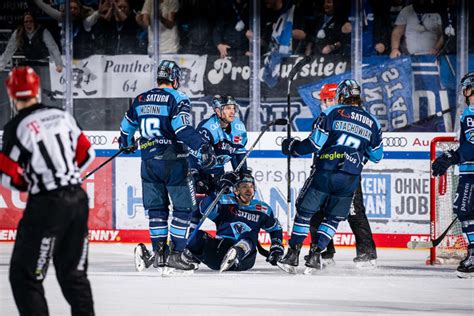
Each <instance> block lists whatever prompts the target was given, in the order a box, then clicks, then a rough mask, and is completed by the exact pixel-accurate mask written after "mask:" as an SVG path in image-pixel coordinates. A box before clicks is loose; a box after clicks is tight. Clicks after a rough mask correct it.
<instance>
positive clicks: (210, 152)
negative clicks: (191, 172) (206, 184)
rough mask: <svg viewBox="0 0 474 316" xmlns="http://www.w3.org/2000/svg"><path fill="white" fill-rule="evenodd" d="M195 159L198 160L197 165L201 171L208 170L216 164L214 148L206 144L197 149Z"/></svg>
mask: <svg viewBox="0 0 474 316" xmlns="http://www.w3.org/2000/svg"><path fill="white" fill-rule="evenodd" d="M197 157H198V159H199V165H200V166H201V167H202V168H203V169H210V168H212V167H213V166H214V165H215V164H216V162H217V158H216V153H215V152H214V148H213V147H212V146H211V145H209V144H208V143H206V144H204V145H202V146H201V148H199V150H198V156H197Z"/></svg>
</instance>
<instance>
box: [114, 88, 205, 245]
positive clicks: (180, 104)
mask: <svg viewBox="0 0 474 316" xmlns="http://www.w3.org/2000/svg"><path fill="white" fill-rule="evenodd" d="M120 129H121V138H122V139H124V138H125V139H126V141H127V144H132V143H133V135H134V133H135V131H136V130H137V129H138V130H139V131H140V135H141V138H140V140H139V147H140V149H141V150H140V152H141V158H142V163H141V178H142V188H143V206H144V208H145V210H146V211H147V212H148V217H149V221H150V237H151V241H152V245H153V249H154V250H156V249H157V247H158V242H160V241H161V242H166V240H167V238H168V213H169V209H168V208H169V205H170V200H169V197H170V198H171V201H172V203H173V217H172V220H171V227H170V235H171V241H172V243H173V245H174V250H176V251H182V250H183V249H184V247H185V244H186V230H187V227H188V225H189V215H190V213H191V212H192V211H193V210H194V209H195V208H196V207H197V204H196V198H195V194H194V187H193V182H192V178H191V177H190V176H189V174H188V163H187V157H188V147H189V148H190V149H192V150H194V151H196V152H199V151H200V148H201V147H202V146H203V145H205V144H207V142H206V140H204V139H203V138H202V137H201V136H200V134H199V133H197V132H196V130H195V129H194V128H193V127H192V126H191V114H190V101H189V98H188V97H187V96H186V95H185V94H184V93H182V92H180V91H178V90H175V89H173V88H155V89H151V90H149V91H146V92H144V93H142V94H140V95H138V96H137V97H136V98H135V100H134V101H133V103H132V104H131V105H130V108H129V110H128V111H127V112H126V113H125V116H124V118H123V120H122V123H121V126H120ZM168 195H169V197H168Z"/></svg>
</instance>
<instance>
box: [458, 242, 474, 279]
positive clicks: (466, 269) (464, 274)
mask: <svg viewBox="0 0 474 316" xmlns="http://www.w3.org/2000/svg"><path fill="white" fill-rule="evenodd" d="M456 275H457V276H458V278H461V279H469V278H472V277H473V276H474V249H472V248H471V249H468V251H467V257H466V258H465V259H464V260H462V261H461V262H459V266H458V268H457V269H456Z"/></svg>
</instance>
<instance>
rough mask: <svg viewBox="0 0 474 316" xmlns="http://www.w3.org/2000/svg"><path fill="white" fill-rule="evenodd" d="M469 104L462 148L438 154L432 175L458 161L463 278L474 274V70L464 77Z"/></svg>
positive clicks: (460, 273)
mask: <svg viewBox="0 0 474 316" xmlns="http://www.w3.org/2000/svg"><path fill="white" fill-rule="evenodd" d="M461 88H462V93H463V95H464V97H465V98H466V104H467V107H466V108H465V109H464V112H463V113H462V115H461V129H460V133H459V148H458V149H456V150H450V151H448V152H445V153H443V154H442V155H441V156H439V157H438V158H437V159H436V160H435V161H434V162H433V165H432V170H433V176H435V177H436V176H440V175H443V174H444V173H445V172H446V170H448V168H449V167H450V166H452V165H459V184H458V188H457V192H456V198H455V200H454V205H453V211H454V213H456V214H457V216H458V218H459V221H460V222H461V227H462V232H463V234H464V237H465V239H466V242H467V244H468V246H467V256H466V258H465V259H464V260H462V261H461V262H460V263H459V266H458V268H457V271H456V274H457V276H458V277H460V278H472V277H473V275H474V72H470V73H468V74H466V75H465V76H464V77H463V78H462V80H461Z"/></svg>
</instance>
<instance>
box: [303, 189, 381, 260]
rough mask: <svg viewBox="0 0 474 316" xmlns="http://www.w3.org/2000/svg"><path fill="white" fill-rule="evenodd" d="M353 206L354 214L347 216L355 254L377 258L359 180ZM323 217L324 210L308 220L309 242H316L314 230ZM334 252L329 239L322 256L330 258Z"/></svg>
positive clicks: (315, 230)
mask: <svg viewBox="0 0 474 316" xmlns="http://www.w3.org/2000/svg"><path fill="white" fill-rule="evenodd" d="M352 204H353V206H354V214H352V213H351V214H349V217H348V218H347V220H348V222H349V226H350V227H351V229H352V232H353V233H354V236H355V241H356V251H357V255H358V256H360V255H363V254H367V255H371V256H372V257H374V258H377V250H376V248H375V242H374V238H373V236H372V230H371V229H370V225H369V220H368V219H367V215H366V214H365V206H364V200H363V198H362V186H361V183H360V182H359V186H358V187H357V189H356V191H355V192H354V198H353V200H352ZM323 219H324V211H323V212H321V211H320V212H316V213H315V214H314V216H313V217H312V218H311V221H310V232H311V242H312V243H314V244H317V243H318V240H317V237H316V232H317V231H318V227H319V225H320V224H321V222H322V221H323ZM335 253H336V249H335V248H334V242H333V241H332V240H331V242H330V243H329V245H328V247H327V248H326V252H325V253H324V254H323V257H324V258H332V257H333V256H334V254H335Z"/></svg>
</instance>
